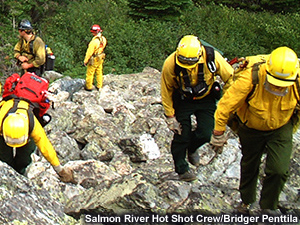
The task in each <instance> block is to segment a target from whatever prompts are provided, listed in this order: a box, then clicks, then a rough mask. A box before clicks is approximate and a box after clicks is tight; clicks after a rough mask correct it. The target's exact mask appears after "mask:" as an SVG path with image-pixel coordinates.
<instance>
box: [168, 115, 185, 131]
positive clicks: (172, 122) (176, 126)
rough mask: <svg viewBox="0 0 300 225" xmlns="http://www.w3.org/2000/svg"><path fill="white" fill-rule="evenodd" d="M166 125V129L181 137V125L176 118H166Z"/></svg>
mask: <svg viewBox="0 0 300 225" xmlns="http://www.w3.org/2000/svg"><path fill="white" fill-rule="evenodd" d="M166 123H167V125H168V128H169V129H170V130H171V131H173V132H174V133H175V134H179V135H181V125H180V123H179V122H178V121H177V120H176V117H175V116H174V117H167V119H166Z"/></svg>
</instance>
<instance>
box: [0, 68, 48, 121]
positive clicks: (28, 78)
mask: <svg viewBox="0 0 300 225" xmlns="http://www.w3.org/2000/svg"><path fill="white" fill-rule="evenodd" d="M48 87H49V82H48V81H47V80H46V79H44V78H42V77H39V76H37V75H35V74H34V73H29V72H27V73H25V74H24V75H22V76H21V77H20V76H19V74H17V73H14V74H13V75H11V76H9V77H8V78H7V79H6V80H5V83H4V86H3V89H4V90H3V95H2V97H3V100H8V99H11V98H19V99H22V100H25V101H27V102H29V103H31V104H32V105H33V106H34V109H33V112H34V114H35V115H36V116H37V117H40V118H41V117H42V116H43V115H44V114H45V113H46V111H47V110H48V109H49V107H50V102H49V100H48V99H47V90H48Z"/></svg>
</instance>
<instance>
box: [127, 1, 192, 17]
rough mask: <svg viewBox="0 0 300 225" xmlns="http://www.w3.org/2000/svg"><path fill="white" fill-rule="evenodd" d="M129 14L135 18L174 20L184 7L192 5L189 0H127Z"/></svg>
mask: <svg viewBox="0 0 300 225" xmlns="http://www.w3.org/2000/svg"><path fill="white" fill-rule="evenodd" d="M128 6H129V7H130V11H129V15H130V16H132V17H133V18H135V19H158V20H174V19H176V18H178V17H179V16H180V15H181V14H182V12H183V10H184V9H186V8H189V7H190V6H192V1H191V0H177V1H173V0H148V1H144V0H128Z"/></svg>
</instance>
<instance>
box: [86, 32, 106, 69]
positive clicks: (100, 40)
mask: <svg viewBox="0 0 300 225" xmlns="http://www.w3.org/2000/svg"><path fill="white" fill-rule="evenodd" d="M106 44H107V40H106V38H105V37H104V36H102V34H101V33H98V34H97V35H96V36H94V37H93V39H92V40H91V41H90V43H89V46H88V48H87V50H86V53H85V58H84V61H83V63H84V64H87V63H88V61H89V60H90V58H91V57H92V56H93V55H100V54H101V53H102V52H103V51H104V49H105V47H106Z"/></svg>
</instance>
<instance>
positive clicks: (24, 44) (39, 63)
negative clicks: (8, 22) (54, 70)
mask: <svg viewBox="0 0 300 225" xmlns="http://www.w3.org/2000/svg"><path fill="white" fill-rule="evenodd" d="M18 30H19V35H20V39H19V41H18V42H17V44H16V45H15V47H14V57H15V58H16V59H17V60H18V62H17V65H19V66H20V67H21V69H22V74H24V73H26V72H31V73H35V74H36V75H38V76H41V75H42V73H43V70H44V64H45V62H46V50H45V43H44V41H43V40H42V39H41V38H40V37H38V36H36V35H35V34H34V33H33V27H32V26H31V23H30V22H29V20H26V19H24V20H22V21H21V22H20V23H19V25H18Z"/></svg>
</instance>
